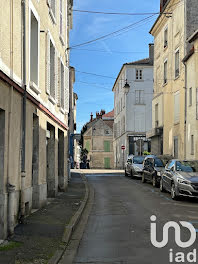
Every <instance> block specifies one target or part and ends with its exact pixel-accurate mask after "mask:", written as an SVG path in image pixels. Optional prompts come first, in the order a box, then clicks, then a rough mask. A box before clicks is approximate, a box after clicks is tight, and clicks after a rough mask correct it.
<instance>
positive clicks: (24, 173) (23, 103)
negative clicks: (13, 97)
mask: <svg viewBox="0 0 198 264" xmlns="http://www.w3.org/2000/svg"><path fill="white" fill-rule="evenodd" d="M21 4H22V10H23V11H22V12H23V86H24V87H23V88H24V93H23V101H22V142H21V201H20V207H21V216H20V222H21V223H23V222H24V218H25V177H26V166H25V158H26V149H25V142H26V102H27V87H26V0H22V1H21Z"/></svg>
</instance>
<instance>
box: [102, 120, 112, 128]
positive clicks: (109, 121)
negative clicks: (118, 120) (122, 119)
mask: <svg viewBox="0 0 198 264" xmlns="http://www.w3.org/2000/svg"><path fill="white" fill-rule="evenodd" d="M103 121H104V123H105V124H106V125H107V126H109V127H110V128H111V129H113V123H114V121H113V120H103Z"/></svg>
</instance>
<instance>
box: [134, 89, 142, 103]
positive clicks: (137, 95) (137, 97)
mask: <svg viewBox="0 0 198 264" xmlns="http://www.w3.org/2000/svg"><path fill="white" fill-rule="evenodd" d="M135 104H144V91H143V90H136V91H135Z"/></svg>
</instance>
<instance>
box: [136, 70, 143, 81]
mask: <svg viewBox="0 0 198 264" xmlns="http://www.w3.org/2000/svg"><path fill="white" fill-rule="evenodd" d="M136 80H142V70H138V69H136Z"/></svg>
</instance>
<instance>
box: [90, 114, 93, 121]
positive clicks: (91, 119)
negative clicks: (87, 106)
mask: <svg viewBox="0 0 198 264" xmlns="http://www.w3.org/2000/svg"><path fill="white" fill-rule="evenodd" d="M90 117H91V118H90V122H92V121H93V114H92V113H91V115H90Z"/></svg>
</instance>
